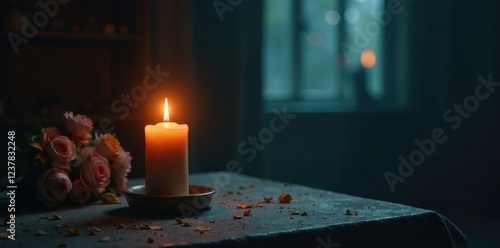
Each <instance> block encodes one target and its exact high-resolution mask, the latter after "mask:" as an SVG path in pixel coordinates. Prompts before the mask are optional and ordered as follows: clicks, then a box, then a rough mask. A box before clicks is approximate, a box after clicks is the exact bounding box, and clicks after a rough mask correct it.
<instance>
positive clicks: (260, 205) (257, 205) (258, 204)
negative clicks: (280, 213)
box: [255, 202, 263, 207]
mask: <svg viewBox="0 0 500 248" xmlns="http://www.w3.org/2000/svg"><path fill="white" fill-rule="evenodd" d="M255 206H256V207H262V206H263V205H262V203H261V202H257V203H256V204H255Z"/></svg>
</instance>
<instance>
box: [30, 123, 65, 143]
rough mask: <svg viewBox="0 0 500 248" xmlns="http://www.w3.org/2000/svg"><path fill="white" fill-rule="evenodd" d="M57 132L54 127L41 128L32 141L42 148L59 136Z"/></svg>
mask: <svg viewBox="0 0 500 248" xmlns="http://www.w3.org/2000/svg"><path fill="white" fill-rule="evenodd" d="M60 135H61V133H59V130H58V129H57V128H55V127H48V128H42V131H41V133H40V135H38V136H36V137H35V138H34V139H33V141H34V142H37V143H39V144H40V145H41V146H42V148H45V145H47V144H49V143H50V142H51V141H52V140H53V139H54V138H56V137H57V136H60Z"/></svg>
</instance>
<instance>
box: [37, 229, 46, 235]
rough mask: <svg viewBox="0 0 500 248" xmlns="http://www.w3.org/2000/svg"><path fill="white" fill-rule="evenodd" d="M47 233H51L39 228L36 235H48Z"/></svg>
mask: <svg viewBox="0 0 500 248" xmlns="http://www.w3.org/2000/svg"><path fill="white" fill-rule="evenodd" d="M47 234H49V233H48V232H46V231H42V230H38V231H37V232H36V235H38V236H45V235H47Z"/></svg>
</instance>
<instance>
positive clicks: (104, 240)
mask: <svg viewBox="0 0 500 248" xmlns="http://www.w3.org/2000/svg"><path fill="white" fill-rule="evenodd" d="M109 239H110V237H109V236H104V237H102V238H100V239H99V242H108V241H109Z"/></svg>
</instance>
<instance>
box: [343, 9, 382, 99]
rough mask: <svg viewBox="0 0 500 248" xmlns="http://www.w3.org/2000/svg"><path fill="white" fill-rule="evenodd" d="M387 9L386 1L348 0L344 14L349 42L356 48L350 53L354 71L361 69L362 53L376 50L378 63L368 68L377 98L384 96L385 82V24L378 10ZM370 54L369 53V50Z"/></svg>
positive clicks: (371, 90)
mask: <svg viewBox="0 0 500 248" xmlns="http://www.w3.org/2000/svg"><path fill="white" fill-rule="evenodd" d="M383 8H384V0H347V4H346V9H345V11H344V16H345V20H346V22H345V23H346V43H347V44H348V46H349V47H350V49H352V50H351V51H357V52H349V53H347V54H348V55H349V56H348V58H347V61H349V63H348V68H349V70H350V71H356V70H360V69H361V68H362V65H361V61H360V59H361V54H362V52H363V51H367V52H368V54H371V51H373V52H374V55H375V59H376V62H375V64H374V65H373V66H372V67H370V68H366V69H364V70H365V72H366V82H365V86H366V90H367V93H368V94H369V95H370V96H371V97H372V98H374V99H380V98H382V97H383V95H384V84H383V75H382V73H383V59H384V58H383V46H382V45H383V36H384V35H383V32H384V30H383V29H384V27H383V26H382V25H381V24H380V22H379V21H378V20H377V19H376V17H377V15H379V14H377V13H380V11H381V10H383ZM365 54H366V53H365Z"/></svg>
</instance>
